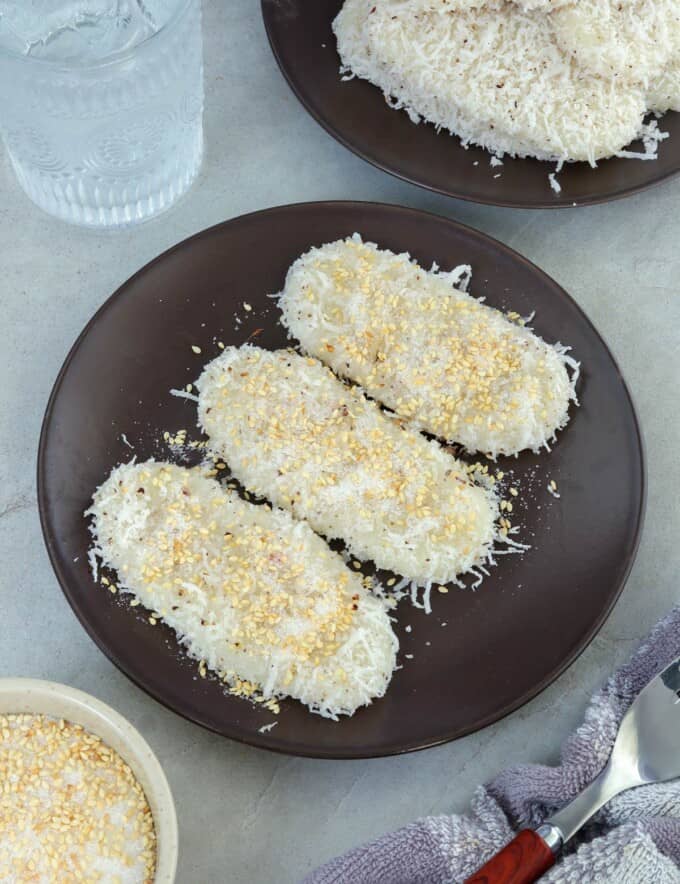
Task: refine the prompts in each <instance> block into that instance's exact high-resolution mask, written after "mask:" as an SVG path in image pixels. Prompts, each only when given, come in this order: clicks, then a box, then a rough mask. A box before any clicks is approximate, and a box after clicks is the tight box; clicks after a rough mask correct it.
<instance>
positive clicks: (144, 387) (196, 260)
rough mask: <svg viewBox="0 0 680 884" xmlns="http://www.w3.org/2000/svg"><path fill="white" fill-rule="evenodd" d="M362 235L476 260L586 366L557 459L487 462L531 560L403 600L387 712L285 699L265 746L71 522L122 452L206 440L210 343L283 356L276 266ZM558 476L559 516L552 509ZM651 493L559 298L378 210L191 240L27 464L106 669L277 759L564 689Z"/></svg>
mask: <svg viewBox="0 0 680 884" xmlns="http://www.w3.org/2000/svg"><path fill="white" fill-rule="evenodd" d="M354 231H360V232H361V233H362V234H363V236H364V237H365V238H367V239H370V240H373V241H376V242H378V243H380V244H381V245H382V246H384V247H387V248H390V249H393V250H395V251H403V250H409V251H410V252H411V253H412V254H413V255H414V256H415V257H416V258H417V259H418V260H420V261H421V262H423V263H424V264H425V265H426V266H430V265H431V264H432V262H433V261H435V260H436V261H437V262H438V263H439V264H440V265H441V266H442V267H443V268H446V269H449V268H450V267H453V266H455V265H456V264H459V263H461V262H466V263H470V264H471V265H472V267H473V274H474V275H473V291H474V293H475V294H476V295H478V296H485V297H486V298H487V301H488V303H490V304H492V305H494V306H498V307H505V308H508V309H512V310H516V311H518V312H519V313H520V314H522V315H525V314H528V313H529V312H530V311H532V310H534V309H535V310H536V311H537V312H536V319H535V323H534V325H535V328H536V330H537V331H538V332H539V333H540V334H541V335H543V336H545V338H546V339H547V340H551V341H552V340H558V339H560V340H562V341H563V342H568V343H569V344H571V345H572V347H573V351H574V354H575V356H577V357H578V358H579V359H580V360H581V361H582V364H583V373H582V376H581V380H580V382H579V394H580V397H581V407H580V408H578V409H574V411H573V416H572V419H571V421H570V423H569V426H568V427H567V429H566V430H565V431H564V432H563V433H561V434H560V437H559V440H558V442H557V444H556V445H555V447H554V450H553V451H552V453H551V454H543V455H540V456H536V455H533V454H524V455H522V456H521V457H519V458H518V459H516V460H515V459H514V458H510V459H504V460H502V461H500V462H499V464H498V467H497V468H498V469H502V470H504V471H505V472H506V473H507V474H508V476H510V475H512V478H513V481H514V482H516V483H517V484H518V485H519V486H520V487H521V488H522V489H523V494H522V496H521V497H519V498H517V500H515V501H514V503H515V510H514V513H513V519H516V521H517V523H518V524H520V525H521V526H522V533H521V538H522V539H524V540H526V541H527V542H528V543H530V544H532V549H531V550H530V551H529V552H527V553H526V554H524V555H522V556H519V555H513V556H505V557H503V558H500V559H499V564H498V566H497V567H496V568H493V569H492V570H491V573H490V576H489V577H488V578H487V579H486V580H485V581H484V583H483V584H482V586H481V587H480V588H479V589H478V590H477V591H474V592H473V591H472V590H461V589H456V588H454V587H452V588H451V591H450V592H449V593H448V594H446V595H444V594H442V595H440V594H438V593H434V594H433V595H434V598H433V607H434V611H433V613H432V614H431V615H429V616H427V615H425V614H424V613H423V612H422V611H419V610H416V609H414V608H413V607H412V606H411V604H410V602H409V601H408V600H406V599H404V600H403V602H402V603H401V604H400V606H399V608H398V612H397V626H396V629H397V631H398V635H399V639H400V642H401V649H402V650H401V654H400V661H399V662H400V663H401V664H402V665H403V668H401V669H400V670H398V671H397V672H396V673H395V675H394V679H393V682H392V685H391V686H390V689H389V691H388V693H387V695H386V696H385V697H384V698H383V699H382V700H379V701H378V702H376V703H374V704H373V705H372V706H370V707H368V708H365V709H361V710H359V712H357V713H356V715H355V716H354V717H353V718H351V719H346V720H343V721H340V722H337V723H334V722H331V721H327V720H324V719H322V718H319V717H318V716H315V715H312V714H310V713H309V712H307V711H306V710H305V709H304V707H302V706H301V705H300V704H299V703H297V702H294V701H292V700H289V701H285V702H283V703H282V708H281V713H280V714H279V715H278V716H276V718H277V719H278V725H277V727H276V728H274V729H273V730H272V731H271V732H269V733H266V734H262V733H259V731H258V729H259V728H260V727H261V726H262V725H263V724H266V723H268V722H270V721H272V720H273V716H272V715H271V714H270V713H267V712H265V711H263V710H262V709H260V708H255V707H254V706H252V705H251V704H250V703H249V702H247V701H244V700H239V699H236V698H234V697H231V696H225V694H224V691H223V687H222V686H221V685H220V684H219V683H218V682H217V681H213V680H211V679H206V680H203V679H201V678H198V677H197V670H196V665H195V663H192V662H191V661H189V660H188V659H187V658H186V657H185V656H184V654H183V653H182V651H181V650H180V649H179V647H178V643H177V641H176V640H175V637H174V634H173V633H172V632H171V630H169V629H168V628H166V627H165V626H163V625H161V624H159V625H158V626H151V625H150V624H149V623H148V620H147V616H148V615H147V613H145V612H144V611H143V610H141V609H140V608H130V607H129V604H128V602H127V601H125V600H124V599H122V598H121V597H120V596H114V595H111V594H110V593H109V592H106V591H105V590H104V589H102V588H98V587H96V586H95V585H94V584H93V581H92V577H91V575H90V571H89V568H88V563H87V548H88V540H89V537H88V531H87V526H86V523H85V519H84V518H83V511H84V510H85V508H86V507H87V506H88V501H89V499H90V496H91V494H92V492H93V490H94V488H95V487H96V486H97V485H98V484H99V483H100V482H102V480H103V479H104V478H105V477H106V476H107V475H108V473H109V471H110V470H111V468H112V467H113V466H114V465H115V464H118V463H120V462H121V461H128V460H129V459H130V458H131V457H132V456H133V455H135V456H136V457H137V458H138V459H145V458H147V457H150V456H151V455H153V456H155V457H157V458H158V457H164V456H165V457H167V456H168V455H169V452H168V450H167V449H165V448H164V444H163V442H162V434H163V431H164V430H166V429H168V430H172V431H176V430H178V429H180V428H185V429H187V430H188V431H189V433H190V434H192V433H196V437H197V438H198V433H197V431H196V430H195V405H194V403H192V402H189V401H186V400H182V399H178V398H176V397H173V396H172V395H170V393H169V390H170V389H171V388H173V387H175V388H176V387H182V386H183V385H185V384H186V383H188V382H190V381H193V380H194V379H195V378H196V377H197V375H198V374H199V372H200V370H201V367H202V366H203V364H204V363H205V362H206V361H207V360H209V359H211V358H213V356H216V355H217V354H218V353H219V349H218V347H217V344H216V341H222V342H224V343H225V344H240V343H242V342H243V341H245V340H246V339H247V338H248V337H249V336H253V335H254V336H255V340H257V342H258V343H259V344H260V345H261V346H263V347H268V348H276V347H283V346H286V345H287V344H288V341H287V339H286V335H285V332H284V330H283V328H282V327H281V326H280V325H279V323H278V308H277V306H276V302H275V301H273V300H272V299H271V298H268V297H267V293H271V292H277V291H279V290H280V289H281V287H282V284H283V281H284V277H285V273H286V270H287V268H288V266H289V265H290V264H291V262H292V261H293V260H294V259H295V258H297V257H298V255H300V254H301V253H302V252H304V251H306V250H307V249H308V248H309V247H310V246H312V245H320V244H322V243H324V242H328V241H331V240H334V239H336V238H338V237H343V236H346V235H349V234H351V233H353V232H354ZM244 301H246V302H248V304H250V305H251V306H252V310H251V311H247V310H245V309H244V307H243V302H244ZM237 320H238V321H237ZM259 329H261V331H258V330H259ZM192 345H198V346H199V347H200V348H201V351H202V352H201V354H200V355H196V354H194V353H193V352H192V349H191V348H192ZM121 434H125V438H126V439H127V441H128V442H129V443H130V444H131V445H133V446H134V450H132V449H130V448H129V447H128V446H127V445H126V444H125V441H124V440H123V438H122V435H121ZM159 440H160V441H159ZM550 478H553V479H554V480H555V481H556V482H557V484H558V488H559V491H560V493H561V498H560V499H559V500H557V499H555V498H553V497H551V496H550V495H549V494H548V493H547V490H546V486H547V483H548V480H549V479H550ZM644 486H645V480H644V464H643V453H642V444H641V439H640V431H639V428H638V424H637V420H636V417H635V412H634V410H633V406H632V404H631V400H630V396H629V394H628V391H627V389H626V385H625V383H624V381H623V379H622V378H621V375H620V373H619V370H618V368H617V366H616V363H615V362H614V360H613V358H612V356H611V354H610V353H609V351H608V349H607V347H606V345H605V344H604V343H603V341H602V339H601V338H600V336H599V335H598V333H597V332H596V331H595V329H594V328H593V327H592V325H591V324H590V322H589V321H588V319H587V318H586V317H585V316H584V314H583V313H582V312H581V310H580V309H579V308H578V307H577V306H576V304H575V303H574V302H573V301H572V300H571V298H569V296H568V295H567V294H566V293H565V292H564V291H563V290H562V289H561V288H560V287H559V286H558V285H557V284H556V283H555V282H553V281H552V280H551V279H549V278H548V277H547V276H546V275H545V274H544V273H542V272H541V271H540V270H539V269H538V268H537V267H535V266H533V265H532V264H530V263H529V262H528V261H526V260H525V259H524V258H522V257H521V256H520V255H518V254H517V253H515V252H513V251H511V250H510V249H508V248H506V247H505V246H503V245H501V244H500V243H498V242H495V241H494V240H492V239H489V238H488V237H487V236H484V235H483V234H481V233H477V232H476V231H474V230H471V229H469V228H467V227H463V226H461V225H459V224H456V223H455V222H453V221H449V220H446V219H444V218H439V217H436V216H434V215H428V214H426V213H423V212H418V211H414V210H412V209H404V208H399V207H395V206H384V205H376V204H371V203H310V204H303V205H295V206H285V207H282V208H275V209H269V210H267V211H265V212H257V213H255V214H253V215H246V216H244V217H242V218H237V219H235V220H233V221H228V222H226V223H224V224H220V225H218V226H217V227H213V228H211V229H210V230H206V231H204V232H203V233H199V234H198V235H197V236H194V237H192V238H191V239H188V240H186V241H185V242H183V243H180V244H179V245H178V246H175V247H174V248H173V249H171V250H170V251H168V252H166V253H165V254H163V255H161V256H160V257H159V258H157V259H156V260H155V261H153V262H152V263H151V264H149V265H148V266H146V267H145V268H143V269H142V270H140V271H139V272H138V273H137V274H136V275H135V276H133V277H132V279H130V280H129V281H128V282H126V283H125V284H124V285H123V286H122V287H121V288H120V289H119V290H118V291H117V292H116V293H115V294H114V295H113V296H112V297H111V298H109V300H108V301H107V302H106V303H105V304H104V305H103V307H102V308H101V309H100V310H99V311H98V312H97V313H96V315H95V316H94V318H93V319H92V320H91V321H90V322H89V324H88V325H87V327H86V328H85V330H84V331H83V333H82V334H81V335H80V337H79V338H78V340H77V341H76V343H75V345H74V346H73V349H72V350H71V352H70V354H69V355H68V357H67V359H66V362H65V363H64V366H63V368H62V370H61V372H60V374H59V377H58V378H57V381H56V384H55V387H54V390H53V392H52V395H51V398H50V401H49V404H48V407H47V413H46V415H45V421H44V425H43V430H42V437H41V440H40V453H39V463H38V489H39V501H40V514H41V519H42V526H43V531H44V536H45V541H46V543H47V548H48V551H49V554H50V558H51V560H52V564H53V566H54V569H55V571H56V574H57V577H58V578H59V582H60V583H61V586H62V589H63V591H64V593H65V594H66V597H67V599H68V600H69V602H70V604H71V606H72V607H73V609H74V611H75V613H76V614H77V616H78V617H79V618H80V621H81V623H82V624H83V626H84V627H85V629H86V630H87V631H88V633H89V634H90V636H91V637H92V638H93V639H94V640H95V642H96V643H97V644H98V645H99V647H100V648H101V649H102V650H103V651H104V653H105V654H107V655H108V657H109V658H110V659H111V660H112V661H113V662H114V663H115V664H116V665H117V666H118V667H120V669H121V670H122V671H123V672H125V673H126V675H128V676H129V677H130V678H131V679H132V680H133V681H134V682H135V683H136V684H138V685H139V686H140V687H142V688H144V690H146V691H148V692H149V694H151V695H152V696H153V697H155V698H156V699H157V700H160V701H161V702H162V703H164V704H165V705H167V706H169V707H170V708H171V709H174V710H175V711H176V712H179V713H180V714H182V715H184V716H186V717H187V718H190V719H192V720H193V721H195V722H197V723H199V724H201V725H203V726H205V727H207V728H211V729H212V730H214V731H217V732H218V733H221V734H224V735H226V736H229V737H232V738H234V739H237V740H242V741H244V742H248V743H252V744H254V745H257V746H263V747H266V748H269V749H275V750H278V751H281V752H288V753H294V754H300V755H312V756H321V757H329V758H351V757H355V758H356V757H363V756H374V755H388V754H391V753H397V752H405V751H408V750H411V749H419V748H423V747H425V746H432V745H435V744H437V743H442V742H444V741H446V740H451V739H453V738H454V737H459V736H461V735H462V734H466V733H470V732H471V731H474V730H476V729H477V728H480V727H483V726H484V725H486V724H489V723H490V722H492V721H495V720H496V719H498V718H500V717H501V716H503V715H505V714H507V713H508V712H510V711H512V710H513V709H516V708H517V707H518V706H521V705H522V703H525V702H526V701H527V700H528V699H529V698H530V697H533V696H534V695H535V694H537V693H538V692H539V691H540V690H541V689H542V688H544V687H545V686H546V685H547V684H549V683H550V682H551V681H552V680H553V679H554V678H556V677H557V676H558V675H559V674H560V673H561V672H562V671H563V670H564V669H565V668H566V667H567V666H568V665H569V664H570V663H571V662H572V661H573V660H574V659H575V658H576V657H577V656H578V654H579V653H580V652H581V651H582V650H583V649H584V648H585V647H586V645H587V644H588V642H590V641H591V639H592V638H593V636H594V635H595V634H596V632H597V631H598V629H599V628H600V626H601V625H602V623H603V621H604V620H605V618H606V617H607V614H608V613H609V611H610V609H611V607H612V605H613V604H614V602H615V601H616V599H617V597H618V595H619V593H620V592H621V589H622V587H623V584H624V581H625V579H626V576H627V574H628V572H629V570H630V567H631V565H632V562H633V558H634V555H635V551H636V547H637V543H638V537H639V533H640V527H641V521H642V513H643V503H644ZM445 624H446V625H445ZM407 625H411V627H412V631H410V632H406V631H405V627H406V626H407ZM405 654H413V659H412V660H410V659H408V658H406V657H405Z"/></svg>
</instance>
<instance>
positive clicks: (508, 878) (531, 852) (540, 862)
mask: <svg viewBox="0 0 680 884" xmlns="http://www.w3.org/2000/svg"><path fill="white" fill-rule="evenodd" d="M554 862H555V857H554V855H553V852H552V850H551V849H550V848H549V847H548V845H547V844H546V843H545V841H544V840H543V839H542V838H541V836H540V835H537V834H536V832H533V831H532V830H531V829H523V830H522V831H521V832H520V833H519V834H518V835H517V837H516V838H515V839H514V840H513V841H511V842H510V843H509V844H507V845H506V846H505V847H504V848H503V849H502V850H501V851H500V853H497V854H496V856H494V857H492V858H491V859H490V860H489V861H488V863H486V865H484V866H483V867H482V868H481V869H480V870H479V871H478V872H476V873H475V874H474V875H473V876H472V877H471V878H468V879H467V880H466V881H465V884H533V882H534V881H537V880H538V879H539V878H540V877H541V875H542V874H543V873H544V872H547V871H548V869H549V868H550V867H551V866H552V865H553V863H554Z"/></svg>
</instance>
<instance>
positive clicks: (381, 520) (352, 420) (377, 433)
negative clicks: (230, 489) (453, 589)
mask: <svg viewBox="0 0 680 884" xmlns="http://www.w3.org/2000/svg"><path fill="white" fill-rule="evenodd" d="M197 387H198V389H199V391H200V395H199V405H198V409H199V420H200V424H201V426H202V427H203V429H204V431H205V432H206V433H207V434H208V436H209V437H210V440H209V443H208V444H209V446H210V449H211V450H212V451H214V452H215V453H216V454H218V455H219V456H220V457H223V458H224V459H225V460H226V461H227V462H228V464H229V466H230V467H231V470H232V472H233V474H234V475H235V476H236V478H237V479H238V480H239V481H240V482H242V483H243V484H244V485H245V486H246V488H248V489H249V490H250V491H253V492H254V493H255V494H258V495H261V496H262V497H266V498H267V499H268V500H270V501H271V502H272V503H274V504H275V505H277V506H281V507H284V508H286V509H289V510H290V511H291V512H292V513H293V515H294V516H295V517H296V518H299V519H305V520H306V521H307V522H308V523H309V524H310V525H311V527H312V528H313V529H314V530H315V531H317V532H319V533H320V534H323V535H324V536H325V537H327V538H329V539H332V538H340V539H342V540H343V541H344V542H345V544H346V546H347V549H348V551H349V552H350V553H351V554H352V555H354V556H357V557H358V558H359V559H369V560H372V561H374V562H375V564H376V565H377V566H378V567H379V568H386V569H389V570H390V571H393V572H396V573H397V574H400V575H401V576H402V577H405V578H407V579H408V580H410V581H413V582H415V583H417V584H419V585H427V584H428V583H431V582H433V581H434V582H437V583H447V582H449V581H453V580H455V579H456V577H457V575H459V574H462V573H465V572H467V571H470V570H471V569H472V568H474V567H475V566H476V565H479V564H481V563H483V562H484V561H485V560H486V559H487V557H488V554H489V552H490V550H491V546H492V543H493V541H494V538H495V537H496V525H495V519H496V516H497V515H498V504H497V501H496V499H495V497H494V496H493V495H492V494H491V493H490V492H489V491H487V490H486V489H484V488H481V487H478V486H476V485H474V484H472V483H471V482H470V481H469V478H468V473H467V468H466V467H465V465H464V464H462V463H460V462H459V461H457V460H455V458H453V457H452V456H451V455H450V454H448V453H447V452H446V451H444V450H443V449H442V448H441V447H440V446H439V445H438V444H437V443H436V442H429V441H428V440H427V439H425V437H424V436H421V435H420V433H418V432H417V431H416V430H413V429H410V428H409V427H407V426H405V425H404V424H403V423H402V422H400V421H399V420H397V419H395V418H394V417H393V416H388V415H386V414H385V413H384V412H383V411H382V410H381V409H380V408H379V407H378V406H377V405H376V404H375V403H374V402H371V401H370V400H368V399H366V398H365V396H364V395H363V394H362V393H361V391H360V390H358V389H357V388H356V387H348V386H347V385H345V384H343V383H342V382H341V381H339V380H338V379H337V378H336V377H335V376H334V375H333V374H332V372H331V371H330V370H329V369H328V368H326V366H324V365H322V363H321V362H318V361H317V360H315V359H309V358H306V357H303V356H300V355H299V354H297V353H294V352H293V351H290V350H277V351H274V352H271V351H267V350H261V349H260V348H258V347H253V346H250V345H244V346H242V347H240V348H235V347H228V348H226V349H225V350H224V352H223V353H222V354H221V355H220V356H219V357H218V358H217V359H215V360H213V361H212V362H211V363H209V364H208V365H207V366H206V368H205V370H204V372H203V374H202V375H201V377H200V378H199V380H198V381H197Z"/></svg>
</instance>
